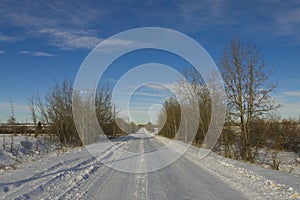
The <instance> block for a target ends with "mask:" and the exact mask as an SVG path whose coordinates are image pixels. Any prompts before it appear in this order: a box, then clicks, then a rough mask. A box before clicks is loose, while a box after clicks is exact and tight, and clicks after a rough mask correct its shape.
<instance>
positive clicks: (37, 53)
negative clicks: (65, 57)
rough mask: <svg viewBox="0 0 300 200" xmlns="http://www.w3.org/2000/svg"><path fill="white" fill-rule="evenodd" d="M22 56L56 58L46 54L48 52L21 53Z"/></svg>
mask: <svg viewBox="0 0 300 200" xmlns="http://www.w3.org/2000/svg"><path fill="white" fill-rule="evenodd" d="M20 54H24V55H30V56H37V57H42V56H45V57H49V56H55V55H54V54H51V53H46V52H42V51H35V52H33V51H20Z"/></svg>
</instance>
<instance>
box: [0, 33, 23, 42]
mask: <svg viewBox="0 0 300 200" xmlns="http://www.w3.org/2000/svg"><path fill="white" fill-rule="evenodd" d="M18 40H20V38H18V37H13V36H8V35H2V34H0V42H15V41H18Z"/></svg>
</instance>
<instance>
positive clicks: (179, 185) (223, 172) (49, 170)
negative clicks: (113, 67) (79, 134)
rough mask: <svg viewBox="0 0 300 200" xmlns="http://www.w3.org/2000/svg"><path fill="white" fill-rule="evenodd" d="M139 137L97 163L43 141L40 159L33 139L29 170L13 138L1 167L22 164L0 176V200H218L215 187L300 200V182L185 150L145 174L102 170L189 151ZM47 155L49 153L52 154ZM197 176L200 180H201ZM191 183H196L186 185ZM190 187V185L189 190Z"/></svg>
mask: <svg viewBox="0 0 300 200" xmlns="http://www.w3.org/2000/svg"><path fill="white" fill-rule="evenodd" d="M140 134H144V135H146V136H147V137H140V139H137V137H136V135H132V136H125V137H123V138H119V139H115V140H112V142H113V143H114V144H115V145H114V146H112V147H111V146H110V147H108V148H106V149H102V150H101V151H98V152H97V155H99V156H98V157H97V159H96V158H95V157H93V156H91V155H90V152H88V151H87V150H86V148H85V147H81V148H76V149H70V150H69V151H67V152H65V153H64V154H59V155H58V154H57V153H55V152H56V151H55V149H56V148H57V147H56V146H55V144H52V143H50V142H48V143H47V142H46V141H43V142H42V141H41V142H40V151H39V153H38V152H35V153H34V144H35V143H36V142H38V140H39V139H36V138H33V137H31V138H30V139H29V141H31V144H32V146H31V147H32V148H30V149H31V150H30V151H32V152H33V153H32V155H34V156H32V155H30V156H31V157H32V158H31V157H30V159H28V160H29V161H28V164H25V163H26V162H27V161H26V159H27V158H28V157H29V156H28V154H27V151H26V152H25V153H24V151H25V148H24V149H22V148H23V147H22V143H23V141H24V140H25V138H23V136H22V137H21V136H20V137H16V138H14V139H15V140H14V142H15V143H16V145H17V144H18V145H19V144H20V145H19V151H20V153H18V154H19V155H18V156H16V155H14V153H11V152H10V150H9V148H8V146H7V147H6V148H5V149H4V150H1V154H0V157H1V158H0V159H1V163H5V165H7V164H8V163H14V162H15V159H19V160H20V162H22V163H23V164H21V165H19V167H17V169H16V170H4V171H5V172H4V171H3V172H2V173H1V174H0V176H1V178H0V199H1V198H2V199H31V198H34V199H101V198H102V199H116V198H121V196H120V195H122V196H123V197H124V199H126V198H127V199H170V198H172V199H176V198H177V199H181V198H182V197H184V198H187V199H188V198H190V199H193V198H192V197H193V195H195V193H193V192H192V191H193V189H194V190H196V193H198V192H199V194H201V195H202V192H203V195H204V196H203V198H205V197H214V198H217V197H218V196H214V193H215V192H217V191H214V190H216V188H215V187H218V188H217V189H220V190H219V191H218V192H219V195H221V197H222V196H224V198H225V197H226V195H227V196H230V195H233V196H232V198H233V199H238V198H239V194H241V195H243V196H244V197H245V198H248V199H300V197H299V194H300V181H299V180H300V178H299V176H297V175H293V174H289V173H286V172H280V171H274V170H270V169H264V168H262V167H260V166H256V165H253V164H249V163H245V162H239V161H236V160H231V159H226V158H224V157H222V156H220V155H217V154H216V153H213V152H208V150H206V149H200V148H197V147H194V146H191V147H190V148H189V149H188V151H187V152H186V153H185V154H184V155H183V156H182V159H179V160H178V161H176V162H175V163H173V164H172V165H170V166H168V167H166V168H164V169H162V170H158V171H155V172H152V173H148V174H147V173H138V174H128V173H122V172H118V171H116V170H112V169H111V168H109V167H108V166H107V165H104V163H110V162H114V161H117V160H119V159H120V158H122V154H123V150H128V149H130V150H139V151H140V152H141V153H143V152H146V151H148V150H149V149H152V148H153V147H155V146H157V147H164V146H165V147H166V145H167V144H169V145H170V144H171V148H172V150H173V151H174V153H181V152H182V150H184V149H185V148H186V145H187V144H185V143H183V142H181V141H177V140H170V139H168V138H164V137H161V136H158V135H156V134H150V133H148V132H147V131H146V130H143V133H140ZM7 139H8V138H7ZM27 139H28V138H27ZM8 144H9V140H7V145H8ZM18 145H17V146H18ZM43 145H44V146H43ZM147 148H148V149H147ZM42 149H44V150H43V151H42ZM46 149H48V150H46ZM49 149H52V152H53V153H52V154H51V153H49ZM47 151H48V152H47ZM43 152H45V153H43ZM47 153H48V154H47ZM207 153H208V155H207V156H205V157H204V158H201V157H202V155H206V154H207ZM37 155H39V157H37ZM33 160H35V161H36V162H33ZM25 161H26V162H25ZM146 165H149V163H148V162H147V161H146V160H145V157H143V156H142V157H141V159H140V161H139V162H138V163H137V168H138V169H139V170H141V171H142V169H143V168H145V167H146ZM185 166H186V168H185ZM188 169H189V170H192V171H194V172H192V171H189V170H188ZM196 171H198V172H199V174H198V175H199V176H200V175H201V176H200V177H199V178H197V177H198V175H197V174H195V172H196ZM165 177H166V178H165ZM176 177H178V178H179V179H176ZM201 178H202V179H201ZM191 179H193V180H194V181H195V180H197V182H189V181H190V180H191ZM209 179H211V180H212V181H209ZM191 181H192V180H191ZM191 183H194V184H192V185H189V184H191ZM200 183H201V188H202V189H200V186H199V184H200ZM207 184H208V185H207ZM210 184H212V185H210ZM198 186H199V188H198ZM228 188H231V189H228ZM229 190H230V191H229ZM237 193H239V194H237ZM235 195H236V196H235ZM129 197H130V198H129ZM219 197H220V196H219Z"/></svg>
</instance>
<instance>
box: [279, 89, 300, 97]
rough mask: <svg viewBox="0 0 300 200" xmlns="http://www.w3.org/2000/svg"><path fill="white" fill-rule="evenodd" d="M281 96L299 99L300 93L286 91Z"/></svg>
mask: <svg viewBox="0 0 300 200" xmlns="http://www.w3.org/2000/svg"><path fill="white" fill-rule="evenodd" d="M282 94H284V95H287V96H293V97H300V91H296V90H293V91H286V92H283V93H282Z"/></svg>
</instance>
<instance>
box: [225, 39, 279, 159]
mask: <svg viewBox="0 0 300 200" xmlns="http://www.w3.org/2000/svg"><path fill="white" fill-rule="evenodd" d="M220 65H221V69H222V74H223V78H224V81H225V87H226V93H227V100H228V111H229V112H228V114H229V115H228V119H229V120H230V122H231V123H233V124H236V125H238V126H239V127H240V139H241V141H240V142H241V149H240V156H241V158H242V159H243V160H249V161H253V155H252V151H251V145H253V144H251V128H252V123H253V121H254V119H255V118H257V117H260V116H263V115H265V114H267V113H269V112H270V111H272V110H274V109H276V108H277V107H278V105H277V104H276V103H275V102H274V100H273V98H272V97H271V92H272V91H273V90H274V89H275V88H276V84H275V83H273V82H271V81H269V79H270V76H271V75H272V70H270V67H269V66H267V65H266V64H265V61H264V57H263V56H262V55H261V54H260V51H259V50H258V49H257V48H256V47H255V46H254V45H253V44H251V43H248V44H246V45H243V44H242V43H241V41H240V40H239V39H233V40H231V42H230V45H229V47H227V48H226V49H225V50H224V55H223V57H222V59H221V63H220Z"/></svg>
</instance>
